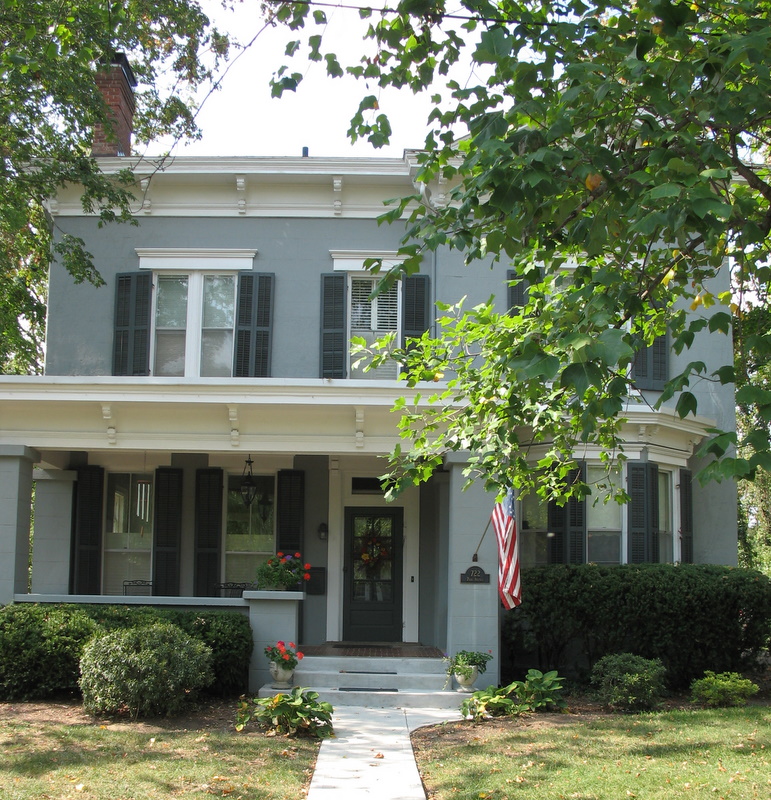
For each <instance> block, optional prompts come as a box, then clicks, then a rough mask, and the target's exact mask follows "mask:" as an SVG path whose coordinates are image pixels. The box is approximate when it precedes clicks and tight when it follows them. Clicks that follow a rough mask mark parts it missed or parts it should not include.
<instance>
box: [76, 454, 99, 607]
mask: <svg viewBox="0 0 771 800" xmlns="http://www.w3.org/2000/svg"><path fill="white" fill-rule="evenodd" d="M77 473H78V480H77V483H76V484H75V489H74V492H75V497H74V500H75V502H74V508H73V525H72V558H71V562H70V591H71V593H72V594H100V593H101V588H102V586H101V584H102V502H103V497H104V470H103V469H102V468H101V467H97V466H83V467H79V468H78V470H77Z"/></svg>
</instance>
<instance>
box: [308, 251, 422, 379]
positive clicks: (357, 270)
mask: <svg viewBox="0 0 771 800" xmlns="http://www.w3.org/2000/svg"><path fill="white" fill-rule="evenodd" d="M393 255H394V254H390V256H391V257H393ZM332 256H333V258H334V268H335V272H333V273H328V274H325V275H322V276H321V364H320V375H321V377H322V378H345V377H355V378H369V379H383V378H386V379H395V378H396V377H397V376H398V365H397V364H396V362H393V363H390V364H385V365H383V366H382V367H379V368H378V369H377V370H370V371H369V372H365V371H364V366H365V363H358V364H355V366H354V362H356V361H357V359H356V358H354V359H352V358H351V338H352V337H354V336H355V337H359V338H363V339H364V340H365V342H367V344H371V343H373V342H374V341H376V340H377V339H379V338H381V337H382V336H384V335H385V334H387V333H394V334H395V335H396V343H397V344H398V345H399V346H403V345H404V343H405V342H406V341H407V340H408V339H410V338H411V337H417V336H421V335H422V334H423V332H424V331H426V330H427V329H428V327H429V325H430V307H431V298H430V296H429V294H430V291H429V290H430V284H429V279H428V276H427V275H411V276H409V277H406V278H403V279H402V280H401V281H398V282H397V283H395V284H394V285H393V286H391V287H389V288H388V289H385V290H383V291H381V292H380V293H379V294H377V295H374V296H373V291H374V290H375V288H376V286H377V284H378V280H379V279H378V278H377V277H373V276H371V275H368V274H367V273H366V272H363V267H364V261H365V260H366V258H369V257H375V256H380V257H382V258H383V259H384V261H385V262H386V264H387V263H388V254H382V253H380V254H376V253H364V252H361V253H351V252H345V253H332Z"/></svg>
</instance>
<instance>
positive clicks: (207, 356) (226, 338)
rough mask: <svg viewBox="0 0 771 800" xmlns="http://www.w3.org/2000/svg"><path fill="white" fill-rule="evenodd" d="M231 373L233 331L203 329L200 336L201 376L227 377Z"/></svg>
mask: <svg viewBox="0 0 771 800" xmlns="http://www.w3.org/2000/svg"><path fill="white" fill-rule="evenodd" d="M232 373H233V331H232V330H229V331H204V332H203V334H202V337H201V377H202V378H229V377H230V376H231V375H232Z"/></svg>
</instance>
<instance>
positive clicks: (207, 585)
mask: <svg viewBox="0 0 771 800" xmlns="http://www.w3.org/2000/svg"><path fill="white" fill-rule="evenodd" d="M222 481H223V477H222V470H221V469H218V468H210V469H199V470H197V471H196V473H195V565H194V571H195V582H194V594H195V596H196V597H214V596H215V595H216V590H215V588H214V584H216V583H218V582H219V576H220V542H221V541H222V486H223V482H222Z"/></svg>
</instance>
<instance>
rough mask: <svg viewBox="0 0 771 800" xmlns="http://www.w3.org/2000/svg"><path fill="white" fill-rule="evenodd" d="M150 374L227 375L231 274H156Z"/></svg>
mask: <svg viewBox="0 0 771 800" xmlns="http://www.w3.org/2000/svg"><path fill="white" fill-rule="evenodd" d="M156 280H157V282H156V295H155V297H156V302H155V342H154V359H153V374H154V375H161V376H167V377H181V376H188V377H189V376H191V375H192V376H198V375H200V376H201V377H202V378H206V377H230V376H231V375H232V374H233V342H234V328H235V312H236V276H235V275H211V274H201V273H192V274H190V275H158V276H157V279H156Z"/></svg>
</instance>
